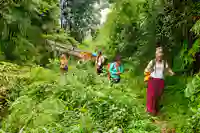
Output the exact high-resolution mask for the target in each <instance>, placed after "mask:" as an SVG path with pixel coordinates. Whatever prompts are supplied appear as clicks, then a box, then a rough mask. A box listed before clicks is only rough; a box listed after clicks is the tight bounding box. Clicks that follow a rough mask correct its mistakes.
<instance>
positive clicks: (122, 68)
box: [120, 65, 124, 73]
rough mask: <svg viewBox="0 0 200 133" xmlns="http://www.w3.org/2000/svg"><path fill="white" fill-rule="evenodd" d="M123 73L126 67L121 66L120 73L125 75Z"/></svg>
mask: <svg viewBox="0 0 200 133" xmlns="http://www.w3.org/2000/svg"><path fill="white" fill-rule="evenodd" d="M123 72H124V66H123V65H120V73H123Z"/></svg>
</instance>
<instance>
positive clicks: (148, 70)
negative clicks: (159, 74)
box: [144, 60, 153, 73]
mask: <svg viewBox="0 0 200 133" xmlns="http://www.w3.org/2000/svg"><path fill="white" fill-rule="evenodd" d="M152 65H153V61H152V60H151V61H150V62H149V64H148V65H147V67H146V68H145V70H144V73H147V72H151V71H152V70H151V69H152Z"/></svg>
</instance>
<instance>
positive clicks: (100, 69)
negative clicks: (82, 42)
mask: <svg viewBox="0 0 200 133" xmlns="http://www.w3.org/2000/svg"><path fill="white" fill-rule="evenodd" d="M103 63H104V57H103V55H102V52H101V51H99V52H98V56H97V58H96V71H97V74H101V73H102V72H103Z"/></svg>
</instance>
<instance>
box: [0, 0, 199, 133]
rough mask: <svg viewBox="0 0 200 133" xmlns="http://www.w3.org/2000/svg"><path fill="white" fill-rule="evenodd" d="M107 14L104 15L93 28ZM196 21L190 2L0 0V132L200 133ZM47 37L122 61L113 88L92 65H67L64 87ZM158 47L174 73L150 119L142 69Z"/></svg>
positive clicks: (73, 61) (195, 8) (196, 4)
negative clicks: (159, 107)
mask: <svg viewBox="0 0 200 133" xmlns="http://www.w3.org/2000/svg"><path fill="white" fill-rule="evenodd" d="M95 4H96V5H98V7H96V8H95V7H94V5H95ZM106 7H109V8H110V10H111V12H110V13H109V14H108V16H107V20H106V22H105V23H104V24H103V25H101V26H99V25H100V10H101V9H104V8H106ZM60 18H61V19H62V20H65V21H62V22H61V24H60V23H59V21H60ZM199 18H200V2H199V1H197V0H196V1H195V0H66V1H64V0H62V1H61V2H60V1H58V0H1V1H0V60H1V62H0V75H1V76H0V96H1V97H0V101H1V103H0V105H1V106H0V107H1V108H0V112H1V113H0V114H1V115H0V116H1V125H0V131H1V132H2V133H18V132H20V133H22V132H26V133H43V132H52V133H53V132H56V133H116V132H119V133H120V132H121V131H123V132H126V133H159V132H161V130H162V129H163V128H167V129H173V128H174V129H175V130H176V132H177V133H199V132H200V121H199V120H200V93H199V92H200V90H199V89H200V75H199V69H200V58H199V55H200V49H199V45H200V19H199ZM88 31H91V35H92V40H90V41H87V40H85V36H86V33H87V32H88ZM47 40H52V41H56V42H60V43H62V44H63V45H65V46H71V45H73V46H74V45H76V46H77V47H81V48H83V49H87V50H92V51H94V50H95V48H98V49H102V50H103V52H104V54H106V55H107V56H108V58H109V61H111V60H112V59H113V57H115V55H116V54H120V55H122V57H123V63H124V64H125V69H126V70H127V71H126V72H125V73H124V74H123V75H122V81H121V82H120V84H117V85H113V86H110V85H109V82H108V79H107V77H106V73H105V74H104V75H102V76H97V75H96V73H95V69H94V65H93V64H92V63H91V61H88V62H85V63H83V64H77V63H76V62H77V61H76V59H73V58H71V59H70V61H69V64H70V65H69V72H68V74H67V76H66V81H65V83H66V84H65V85H62V84H60V82H61V81H60V80H61V79H60V73H59V60H58V55H56V54H55V52H54V50H53V49H52V48H51V47H50V45H49V44H48V42H47ZM157 41H159V42H161V45H162V46H163V47H164V51H165V53H166V54H165V55H166V57H165V58H166V59H167V60H168V61H169V64H170V66H171V67H172V69H173V70H174V71H175V72H176V75H175V76H173V77H166V88H165V92H164V101H163V105H164V106H163V108H162V110H161V115H160V116H158V117H151V116H149V115H148V114H146V112H145V104H146V85H145V83H144V82H143V77H144V76H143V70H144V68H145V66H146V65H147V63H148V61H149V60H151V59H152V58H154V56H155V54H154V53H155V47H156V45H155V44H156V42H157Z"/></svg>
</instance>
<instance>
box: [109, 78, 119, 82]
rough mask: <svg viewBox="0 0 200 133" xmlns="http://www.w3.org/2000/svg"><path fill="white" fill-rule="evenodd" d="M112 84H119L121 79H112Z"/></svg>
mask: <svg viewBox="0 0 200 133" xmlns="http://www.w3.org/2000/svg"><path fill="white" fill-rule="evenodd" d="M111 82H113V83H119V82H120V78H118V79H113V78H111Z"/></svg>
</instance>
